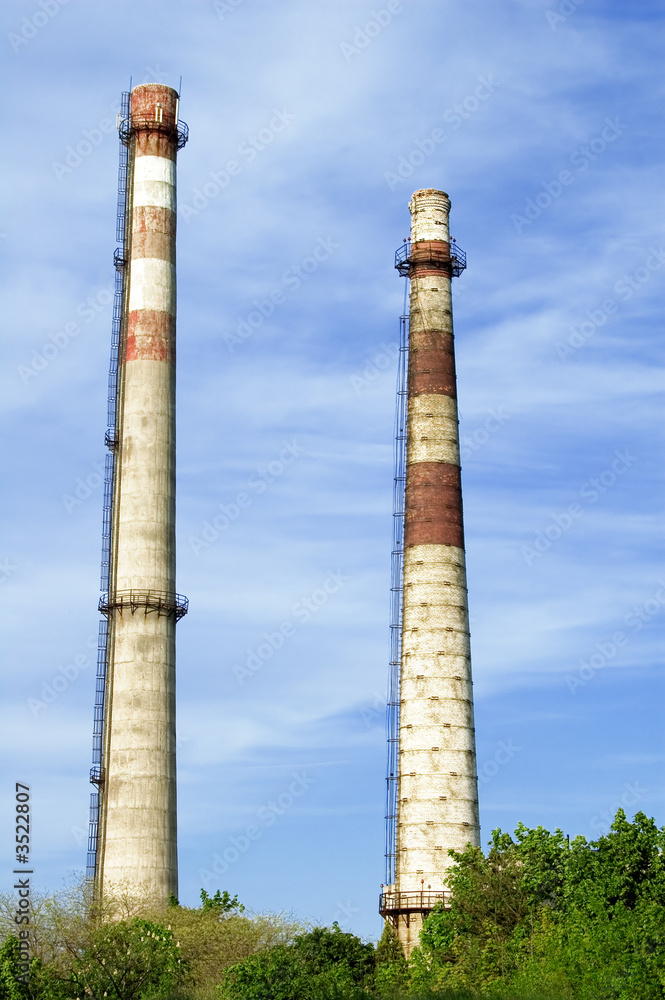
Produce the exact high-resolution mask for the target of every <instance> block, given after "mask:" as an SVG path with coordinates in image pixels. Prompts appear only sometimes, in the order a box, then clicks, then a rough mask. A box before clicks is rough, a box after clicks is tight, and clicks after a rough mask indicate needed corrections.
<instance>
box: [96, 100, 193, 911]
mask: <svg viewBox="0 0 665 1000" xmlns="http://www.w3.org/2000/svg"><path fill="white" fill-rule="evenodd" d="M177 100H178V95H177V93H176V91H175V90H172V89H171V88H170V87H165V86H162V85H160V84H144V85H141V86H139V87H136V88H135V89H134V90H133V91H132V93H131V98H130V119H129V121H128V122H126V123H123V125H121V130H122V128H123V127H124V129H125V132H124V141H126V142H127V143H128V144H129V169H128V206H127V216H126V219H127V225H126V237H125V247H124V259H125V265H124V266H125V268H126V271H125V285H124V302H123V315H122V327H121V342H120V364H119V378H118V400H117V402H118V417H117V425H116V436H115V440H116V449H117V451H116V475H115V491H114V503H113V521H112V540H111V559H110V580H109V594H108V601H107V606H106V609H105V612H106V613H107V615H108V618H109V638H108V645H107V680H106V713H105V731H104V756H103V763H102V772H101V783H100V828H99V845H98V857H97V866H96V888H97V892H98V893H99V894H104V893H105V892H109V893H110V892H112V888H113V887H114V886H116V887H123V888H124V889H127V888H130V889H131V890H133V891H137V892H140V894H141V895H142V896H144V897H149V898H152V899H155V900H156V901H160V902H166V901H167V900H168V897H169V894H170V893H174V894H176V895H177V891H178V872H177V845H176V760H175V746H176V736H175V625H176V620H177V618H178V617H180V615H181V614H182V613H183V601H182V599H179V598H178V596H177V595H176V593H175V323H176V274H175V235H176V155H177V149H178V146H179V135H178V127H177V121H176V113H177V111H176V109H177ZM122 134H123V133H122V131H121V135H122ZM103 610H104V609H103Z"/></svg>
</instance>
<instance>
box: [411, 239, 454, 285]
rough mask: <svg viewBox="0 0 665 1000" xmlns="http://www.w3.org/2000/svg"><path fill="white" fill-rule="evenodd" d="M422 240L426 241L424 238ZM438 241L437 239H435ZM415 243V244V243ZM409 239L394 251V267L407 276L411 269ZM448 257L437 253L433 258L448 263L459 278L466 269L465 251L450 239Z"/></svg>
mask: <svg viewBox="0 0 665 1000" xmlns="http://www.w3.org/2000/svg"><path fill="white" fill-rule="evenodd" d="M423 242H425V243H426V242H428V241H427V240H424V241H423ZM437 242H438V241H437ZM416 245H417V244H416ZM411 246H412V244H411V241H410V240H405V241H404V243H402V245H401V247H398V249H397V250H396V251H395V267H396V268H397V270H398V271H399V273H400V274H401V275H402V276H407V277H408V276H409V274H410V271H411V265H412V261H411ZM448 247H449V252H450V257H444V256H442V255H437V256H436V257H434V258H433V259H434V260H436V261H437V262H438V263H448V262H449V263H450V266H451V271H452V274H453V275H454V276H455V277H456V278H459V276H460V274H461V273H462V271H464V270H465V269H466V252H465V251H464V250H462V248H461V247H458V245H457V243H455V241H454V240H451V241H450V244H449V245H448Z"/></svg>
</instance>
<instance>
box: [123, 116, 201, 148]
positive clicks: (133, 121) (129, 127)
mask: <svg viewBox="0 0 665 1000" xmlns="http://www.w3.org/2000/svg"><path fill="white" fill-rule="evenodd" d="M118 132H119V133H120V141H121V142H122V143H123V145H125V146H128V145H129V142H130V139H131V137H132V136H133V135H135V134H136V133H137V132H162V133H163V134H164V135H168V136H171V137H172V138H175V139H176V141H177V147H178V149H182V148H183V146H184V145H185V144H186V143H187V140H188V139H189V125H187V123H186V122H183V121H180V120H178V121H177V122H176V121H175V120H173V119H172V120H171V121H161V122H160V121H158V120H157V119H156V118H137V117H136V115H130V116H129V118H123V119H121V121H120V122H119V124H118Z"/></svg>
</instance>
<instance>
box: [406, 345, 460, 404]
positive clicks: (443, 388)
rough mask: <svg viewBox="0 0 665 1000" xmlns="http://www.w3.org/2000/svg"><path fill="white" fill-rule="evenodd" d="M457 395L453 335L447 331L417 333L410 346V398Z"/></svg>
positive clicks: (454, 396)
mask: <svg viewBox="0 0 665 1000" xmlns="http://www.w3.org/2000/svg"><path fill="white" fill-rule="evenodd" d="M423 393H429V394H432V395H435V396H437V395H441V396H452V397H453V399H455V398H456V396H457V384H456V378H455V349H454V343H453V335H452V333H449V332H448V331H445V330H420V331H414V332H413V334H412V336H411V338H410V344H409V396H421V395H423Z"/></svg>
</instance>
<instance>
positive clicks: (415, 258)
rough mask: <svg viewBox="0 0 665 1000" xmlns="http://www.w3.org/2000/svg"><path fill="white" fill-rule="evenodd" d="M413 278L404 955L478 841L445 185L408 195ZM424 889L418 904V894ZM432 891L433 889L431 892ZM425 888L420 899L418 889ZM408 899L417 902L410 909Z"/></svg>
mask: <svg viewBox="0 0 665 1000" xmlns="http://www.w3.org/2000/svg"><path fill="white" fill-rule="evenodd" d="M409 208H410V209H411V216H412V221H411V245H410V248H409V251H408V274H409V277H410V279H411V294H410V332H409V370H408V423H407V445H406V491H405V524H404V574H403V598H402V601H403V603H402V656H401V678H400V729H399V781H398V808H397V845H396V847H397V854H396V877H395V886H394V892H395V893H396V895H395V897H394V899H395V901H396V903H397V908H398V910H404V909H409V908H410V909H411V912H410V913H408V914H407V913H398V914H396V916H397V920H396V921H395V920H394V918H393V920H394V923H395V926H396V928H397V930H398V933H399V936H400V939H401V940H402V943H403V945H404V947H405V950H406V951H407V953H410V951H411V949H412V948H413V947H414V946H415V945H417V944H418V935H419V932H420V929H421V927H422V920H423V918H424V916H425V915H426V914H427V912H428V911H429V909H431V906H432V905H433V899H434V896H435V895H436V894H439V898H441V894H442V893H443V892H444V891H445V889H446V880H445V870H446V868H447V867H448V866H449V865H450V864H451V859H450V858H449V857H448V850H449V849H450V848H454V849H455V850H458V851H461V850H463V849H464V848H465V847H466V845H467V844H468V843H471V844H474V845H477V844H478V843H479V832H480V831H479V823H478V791H477V778H476V750H475V735H474V721H473V691H472V686H471V656H470V646H469V617H468V605H467V590H466V567H465V555H464V531H463V523H462V492H461V481H460V458H459V433H458V416H457V391H456V379H455V354H454V342H453V321H452V303H451V276H452V274H453V271H454V268H453V263H454V261H453V260H452V259H451V244H450V236H449V232H448V213H449V211H450V201H449V199H448V196H447V195H446V194H445V193H444V192H443V191H436V190H432V189H427V190H422V191H416V192H415V194H414V195H413V198H412V200H411V202H410V205H409ZM419 893H420V894H421V900H422V902H421V906H420V912H415V911H417V910H418V900H417V895H418V894H419ZM432 894H434V896H433V895H432ZM425 897H427V898H425ZM414 907H415V911H414Z"/></svg>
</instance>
